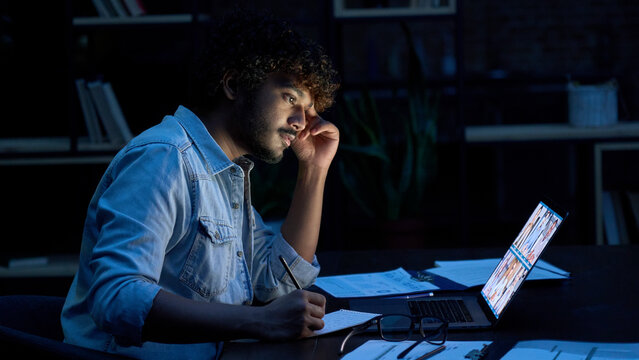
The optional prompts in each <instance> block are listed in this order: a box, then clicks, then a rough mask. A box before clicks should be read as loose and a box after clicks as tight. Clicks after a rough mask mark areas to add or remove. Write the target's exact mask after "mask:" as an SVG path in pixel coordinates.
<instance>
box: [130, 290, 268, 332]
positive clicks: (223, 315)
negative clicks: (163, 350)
mask: <svg viewBox="0 0 639 360" xmlns="http://www.w3.org/2000/svg"><path fill="white" fill-rule="evenodd" d="M259 310H260V309H259V308H256V307H251V306H240V305H229V304H222V303H205V302H197V301H193V300H190V299H186V298H184V297H181V296H178V295H175V294H172V293H170V292H167V291H164V290H160V291H159V292H158V294H157V295H156V297H155V299H154V300H153V306H152V307H151V311H150V312H149V314H148V316H147V318H146V320H145V322H144V327H143V328H142V339H143V341H154V342H162V343H173V344H179V343H200V342H213V341H222V340H229V339H239V338H258V337H259V335H258V333H257V330H258V329H259V328H260V326H259V319H260V316H258V315H259V314H258V312H259Z"/></svg>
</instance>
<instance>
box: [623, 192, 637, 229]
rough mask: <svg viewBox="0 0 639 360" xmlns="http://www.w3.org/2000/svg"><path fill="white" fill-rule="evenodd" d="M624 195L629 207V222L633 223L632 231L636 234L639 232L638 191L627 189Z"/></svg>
mask: <svg viewBox="0 0 639 360" xmlns="http://www.w3.org/2000/svg"><path fill="white" fill-rule="evenodd" d="M626 197H627V198H628V204H629V207H630V214H629V216H628V218H629V222H630V223H632V224H633V226H634V233H635V235H637V234H639V192H634V191H628V192H626Z"/></svg>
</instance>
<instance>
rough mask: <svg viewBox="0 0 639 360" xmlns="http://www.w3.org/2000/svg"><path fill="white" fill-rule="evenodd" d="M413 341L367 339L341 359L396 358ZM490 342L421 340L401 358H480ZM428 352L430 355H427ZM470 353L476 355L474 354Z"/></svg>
mask: <svg viewBox="0 0 639 360" xmlns="http://www.w3.org/2000/svg"><path fill="white" fill-rule="evenodd" d="M413 343H414V341H402V342H391V341H384V340H369V341H367V342H365V343H364V344H362V345H361V346H360V347H358V348H357V349H355V350H353V351H351V352H350V353H348V354H346V355H345V356H344V357H343V358H342V360H360V359H361V360H364V359H366V360H369V359H378V360H397V355H399V354H400V353H401V352H402V351H404V349H406V348H407V347H409V346H411V345H412V344H413ZM490 344H491V341H447V342H446V344H445V345H444V346H441V347H440V346H439V345H431V344H429V343H427V342H423V343H421V344H419V345H417V346H416V347H415V348H414V349H413V350H411V351H410V352H409V353H408V355H406V356H405V357H404V358H403V359H405V360H417V359H426V358H428V359H432V360H443V359H480V358H481V355H483V351H484V349H485V347H486V346H488V345H490ZM440 348H441V349H443V351H438V352H436V353H435V351H437V350H436V349H438V350H439V349H440ZM429 353H430V354H432V355H430V356H429V355H428V354H429ZM471 354H477V355H476V356H474V355H471ZM425 356H426V357H425ZM473 356H474V357H473Z"/></svg>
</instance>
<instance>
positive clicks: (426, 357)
mask: <svg viewBox="0 0 639 360" xmlns="http://www.w3.org/2000/svg"><path fill="white" fill-rule="evenodd" d="M444 349H446V345H442V346H440V347H438V348H436V349H434V350H432V351H429V352H427V353H426V354H424V355H422V356H420V357H418V358H417V359H415V360H425V359H428V358H430V357H431V356H434V355H437V354H439V353H440V352H442V351H444Z"/></svg>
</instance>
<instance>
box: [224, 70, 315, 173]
mask: <svg viewBox="0 0 639 360" xmlns="http://www.w3.org/2000/svg"><path fill="white" fill-rule="evenodd" d="M233 114H234V115H233V119H232V121H233V122H232V124H231V128H232V134H233V138H234V140H235V141H236V142H238V145H240V146H241V147H242V148H244V149H245V150H246V151H247V152H248V153H249V154H251V155H253V156H255V157H257V158H258V159H260V160H263V161H265V162H267V163H271V164H274V163H277V162H279V161H280V160H282V157H283V156H284V150H285V149H286V148H288V147H289V146H290V145H291V143H292V142H293V141H294V140H295V138H296V136H297V134H298V133H299V132H300V131H302V130H303V129H304V128H305V127H306V125H307V119H308V118H310V117H314V116H317V113H316V112H315V109H314V107H313V101H312V99H311V96H310V94H309V92H308V90H307V89H303V88H300V87H298V86H297V85H295V82H293V79H292V78H290V77H287V76H284V75H277V74H274V75H271V76H269V78H268V79H267V80H266V81H265V83H264V84H263V85H262V86H261V87H259V88H258V89H257V90H255V91H253V92H243V93H242V94H241V95H240V96H239V97H238V101H236V102H235V105H234V111H233Z"/></svg>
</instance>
